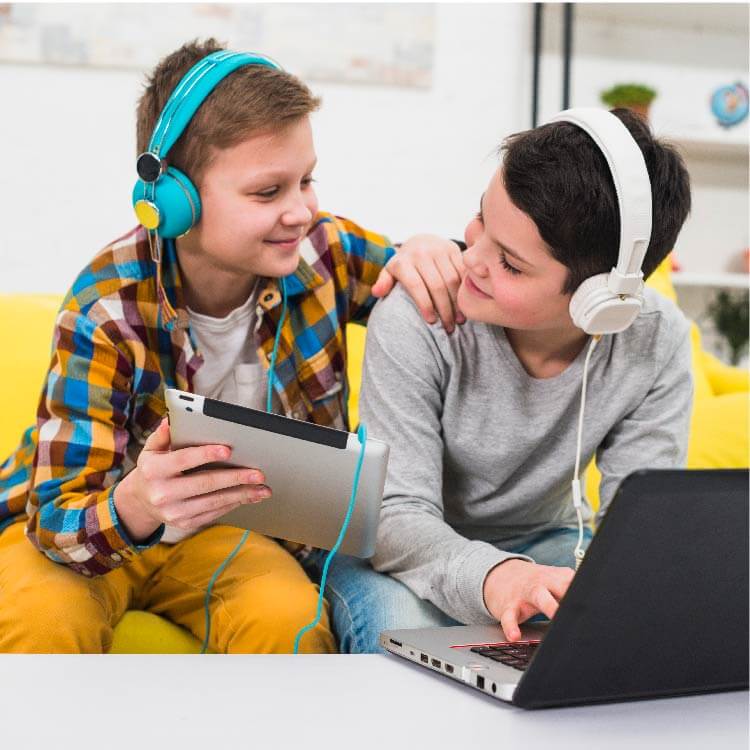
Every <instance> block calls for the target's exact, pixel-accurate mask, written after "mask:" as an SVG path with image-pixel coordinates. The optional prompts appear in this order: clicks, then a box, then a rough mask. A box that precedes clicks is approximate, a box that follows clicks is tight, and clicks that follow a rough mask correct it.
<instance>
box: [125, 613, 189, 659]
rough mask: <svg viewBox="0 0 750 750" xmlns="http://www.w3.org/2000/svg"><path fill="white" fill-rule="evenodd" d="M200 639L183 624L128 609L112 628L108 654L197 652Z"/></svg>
mask: <svg viewBox="0 0 750 750" xmlns="http://www.w3.org/2000/svg"><path fill="white" fill-rule="evenodd" d="M200 650H201V643H200V641H199V640H198V639H197V638H194V637H193V635H192V634H191V633H189V632H188V631H187V630H185V629H184V628H181V627H179V626H178V625H175V624H174V623H171V622H169V620H165V619H164V618H163V617H159V616H158V615H154V614H152V613H151V612H142V611H140V610H130V611H129V612H126V613H125V616H124V617H123V618H122V620H120V622H119V623H118V625H117V627H116V628H115V633H114V639H113V641H112V648H111V649H110V653H111V654H197V653H200Z"/></svg>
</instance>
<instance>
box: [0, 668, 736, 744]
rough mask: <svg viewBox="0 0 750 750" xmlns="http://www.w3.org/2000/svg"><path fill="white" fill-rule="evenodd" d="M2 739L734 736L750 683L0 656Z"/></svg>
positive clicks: (623, 740)
mask: <svg viewBox="0 0 750 750" xmlns="http://www.w3.org/2000/svg"><path fill="white" fill-rule="evenodd" d="M0 710H1V711H2V717H3V718H2V723H1V724H0V747H2V748H4V749H6V750H25V749H26V748H44V749H45V750H50V749H57V748H64V749H65V750H67V749H68V748H76V750H77V749H78V748H87V747H92V748H93V747H101V748H106V749H107V750H110V749H111V748H129V749H133V748H135V749H137V748H151V747H162V748H170V749H171V748H201V750H233V749H234V748H252V750H256V749H257V750H271V749H272V748H273V749H275V748H295V750H308V749H310V750H318V749H319V748H320V749H324V748H344V747H346V748H351V749H352V750H365V749H366V750H369V749H370V748H373V749H374V748H377V750H390V749H391V748H414V749H415V750H429V749H430V748H449V747H450V748H456V750H464V749H465V750H474V749H475V748H482V747H488V748H498V749H502V750H505V748H517V749H518V750H535V749H536V748H539V750H567V748H570V749H571V750H600V749H601V750H619V749H620V748H622V749H623V750H645V749H646V748H658V749H659V750H667V749H668V748H679V749H680V750H692V748H695V749H696V750H699V749H700V750H706V749H708V750H735V748H736V749H737V750H739V749H740V748H743V749H744V748H747V746H748V694H747V693H746V692H735V693H718V694H713V695H702V696H693V697H688V698H668V699H661V700H653V701H639V702H632V703H617V704H609V705H600V706H586V707H578V708H565V709H546V710H543V711H523V710H521V709H517V708H515V707H513V706H509V705H506V704H503V703H500V702H499V701H495V700H493V699H492V698H489V697H485V696H483V695H481V694H480V693H477V692H476V691H474V690H472V689H471V688H468V687H464V686H462V685H460V684H458V683H454V682H453V681H451V680H449V679H447V678H443V677H440V676H438V675H436V674H432V673H430V672H428V671H427V670H423V669H421V668H420V667H418V666H416V665H412V664H409V663H408V662H405V661H402V660H401V659H398V658H397V657H393V656H380V655H378V656H376V655H372V656H340V655H337V656H296V657H295V656H202V657H201V656H9V655H3V656H0Z"/></svg>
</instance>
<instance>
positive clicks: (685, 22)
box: [575, 3, 748, 35]
mask: <svg viewBox="0 0 750 750" xmlns="http://www.w3.org/2000/svg"><path fill="white" fill-rule="evenodd" d="M675 5H676V4H673V3H653V4H652V3H576V6H575V13H576V17H578V18H581V19H586V20H590V21H604V22H607V23H615V24H629V25H636V26H641V25H645V26H655V27H657V28H658V27H662V28H664V29H673V28H680V29H686V30H692V31H718V32H723V33H729V34H737V35H746V34H747V28H748V10H747V5H746V4H745V3H721V4H711V3H680V5H679V6H677V7H678V8H679V12H678V13H675Z"/></svg>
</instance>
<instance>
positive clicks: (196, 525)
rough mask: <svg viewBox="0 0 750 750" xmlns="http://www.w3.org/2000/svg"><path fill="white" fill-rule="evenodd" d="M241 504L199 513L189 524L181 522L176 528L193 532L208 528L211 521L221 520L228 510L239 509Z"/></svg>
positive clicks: (232, 504)
mask: <svg viewBox="0 0 750 750" xmlns="http://www.w3.org/2000/svg"><path fill="white" fill-rule="evenodd" d="M240 505H242V503H231V504H230V505H225V506H224V507H223V508H221V510H212V511H208V512H207V513H201V514H200V515H197V516H193V517H192V518H191V519H190V521H189V522H183V523H179V524H175V525H177V527H178V528H182V529H186V530H195V529H200V528H201V527H203V526H208V524H210V523H211V522H212V521H215V520H216V519H217V518H221V517H222V516H223V515H226V514H227V513H229V511H230V510H234V509H235V508H239V507H240Z"/></svg>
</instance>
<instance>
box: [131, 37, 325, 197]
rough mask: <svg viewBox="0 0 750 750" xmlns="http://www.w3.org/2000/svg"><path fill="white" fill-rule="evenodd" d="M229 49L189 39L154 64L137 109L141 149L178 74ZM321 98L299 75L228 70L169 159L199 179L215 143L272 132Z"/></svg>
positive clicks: (253, 68)
mask: <svg viewBox="0 0 750 750" xmlns="http://www.w3.org/2000/svg"><path fill="white" fill-rule="evenodd" d="M223 49H226V47H224V46H223V45H221V44H219V42H217V41H216V40H215V39H213V38H211V39H207V40H205V41H203V42H199V41H198V40H197V39H196V40H193V41H192V42H188V43H187V44H184V45H183V46H182V47H180V48H179V49H178V50H176V51H175V52H172V53H171V54H170V55H167V56H166V57H165V58H164V59H163V60H161V61H160V62H159V64H158V65H157V66H156V67H155V68H154V70H153V71H152V72H151V74H150V75H149V76H148V79H147V81H146V84H145V89H144V91H143V94H142V95H141V97H140V99H139V100H138V107H137V111H136V119H137V125H136V138H137V148H138V153H139V154H141V153H143V152H144V151H145V150H146V149H147V148H148V143H149V141H150V139H151V135H152V133H153V131H154V128H155V126H156V120H157V118H158V117H159V114H160V113H161V111H162V109H163V108H164V105H165V104H166V102H167V99H169V96H170V94H171V93H172V91H173V90H174V89H175V87H176V86H177V84H178V83H179V82H180V79H181V78H182V77H183V76H184V75H185V73H187V72H188V70H190V68H191V67H192V66H193V65H195V64H196V63H197V62H198V61H199V60H202V59H203V58H204V57H206V55H210V54H211V53H212V52H217V51H219V50H223ZM319 106H320V99H318V98H317V97H314V96H313V95H312V92H311V91H310V89H309V88H308V87H307V86H306V85H305V84H304V83H303V82H302V81H300V80H299V79H298V78H297V77H296V76H293V75H292V74H291V73H287V72H286V71H283V70H276V69H274V68H269V67H266V66H262V65H247V66H243V67H241V68H238V69H237V70H235V71H234V72H233V73H231V74H230V75H228V76H227V77H226V78H225V79H224V80H223V81H221V83H219V84H218V85H217V86H216V88H215V89H214V90H213V91H212V92H211V94H210V95H209V96H208V97H206V100H205V101H204V102H203V104H201V106H200V108H199V109H198V111H197V112H196V113H195V115H194V116H193V119H192V120H191V121H190V124H189V125H188V126H187V128H185V130H184V132H183V133H182V135H181V136H180V137H179V139H178V140H177V142H176V143H175V145H174V146H173V147H172V149H171V150H170V152H169V156H168V157H167V161H168V162H169V164H170V165H173V166H175V167H177V168H178V169H180V170H181V171H183V172H185V173H186V174H187V175H188V176H189V177H190V179H191V180H193V182H198V181H199V180H200V178H201V176H202V174H203V171H204V170H205V169H206V167H207V166H208V165H209V163H210V160H211V157H212V154H213V150H214V149H215V148H219V149H222V148H229V147H231V146H235V145H236V144H238V143H240V142H241V141H242V140H244V139H245V138H248V137H249V136H251V135H257V134H259V133H264V132H273V131H278V130H281V129H283V128H284V127H286V126H288V125H291V124H293V123H294V122H296V121H298V120H300V119H301V118H303V117H305V116H306V115H309V114H310V113H311V112H314V111H315V110H316V109H317V108H318V107H319Z"/></svg>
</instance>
